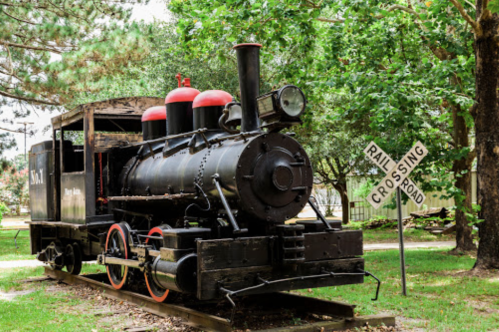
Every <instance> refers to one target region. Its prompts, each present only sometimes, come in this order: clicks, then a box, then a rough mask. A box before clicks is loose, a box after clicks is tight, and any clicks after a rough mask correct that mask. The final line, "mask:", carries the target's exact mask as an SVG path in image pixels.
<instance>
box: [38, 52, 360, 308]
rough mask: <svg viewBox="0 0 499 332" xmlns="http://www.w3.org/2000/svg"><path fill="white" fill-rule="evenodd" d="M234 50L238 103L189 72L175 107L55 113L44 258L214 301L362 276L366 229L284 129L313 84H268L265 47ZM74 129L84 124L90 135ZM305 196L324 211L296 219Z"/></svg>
mask: <svg viewBox="0 0 499 332" xmlns="http://www.w3.org/2000/svg"><path fill="white" fill-rule="evenodd" d="M236 51H237V55H238V70H239V81H240V88H241V103H240V104H239V103H237V102H235V101H234V100H233V98H232V96H230V95H229V94H228V93H226V92H223V91H218V90H213V91H205V92H203V93H200V92H199V91H197V90H195V89H193V88H191V87H190V84H189V81H188V79H185V80H184V87H180V79H179V88H178V89H175V90H173V91H171V92H170V93H169V94H168V95H167V97H166V100H165V104H166V107H165V106H158V105H162V104H163V100H162V99H159V98H150V97H133V98H122V99H115V100H111V101H106V102H97V103H91V104H86V105H82V106H80V107H78V108H77V109H75V110H73V111H71V112H68V113H65V114H62V115H60V116H58V117H56V118H54V119H53V120H52V124H53V140H52V141H51V142H50V141H49V142H42V143H40V144H37V145H35V146H33V147H32V149H31V152H30V164H29V166H30V194H31V204H32V205H31V210H32V221H31V223H30V230H31V246H32V247H31V249H32V253H33V254H38V256H37V257H38V259H40V260H42V261H44V262H47V263H49V264H50V265H51V266H52V267H53V268H55V269H61V268H64V267H66V268H67V269H68V271H69V272H71V273H75V274H78V273H79V272H80V269H81V264H82V261H89V260H95V259H97V261H98V263H99V264H103V265H105V266H106V269H107V273H108V276H109V280H110V282H111V284H112V285H113V287H115V288H116V289H122V288H125V287H126V286H127V285H128V284H129V283H131V282H140V281H137V278H138V277H137V276H138V275H140V278H142V280H145V282H146V285H147V288H148V290H149V292H150V294H151V296H152V297H153V298H154V299H155V300H157V301H159V302H162V301H165V300H167V298H168V297H169V294H170V291H175V292H181V293H191V294H195V295H196V296H197V298H198V299H200V300H206V299H213V298H218V297H222V296H232V295H238V294H245V295H247V294H256V293H265V292H272V291H280V290H291V289H300V288H310V287H323V286H332V285H342V284H354V283H361V282H363V278H364V275H366V272H365V271H364V260H363V258H362V257H361V256H362V254H363V250H362V232H361V231H346V230H342V229H341V224H340V223H339V222H336V223H335V222H330V221H327V220H326V219H324V217H323V216H321V215H320V213H319V211H318V210H317V208H316V207H315V205H314V204H313V202H312V201H311V200H310V194H311V190H312V176H313V171H312V165H311V164H310V160H309V158H308V156H307V154H306V153H305V151H304V149H303V147H302V146H301V145H300V144H299V143H298V142H297V141H296V140H294V139H293V138H292V135H291V134H284V133H281V131H282V130H283V129H285V128H287V127H289V126H291V125H293V124H295V123H297V122H299V115H300V114H301V112H302V111H303V109H304V108H305V99H304V96H303V94H302V93H301V91H300V90H299V89H298V88H296V87H294V86H286V87H284V88H282V89H280V90H278V91H274V92H272V93H269V94H266V95H263V96H259V57H258V52H259V45H257V44H242V45H238V46H236ZM144 111H145V112H144ZM260 121H261V124H260ZM238 126H240V127H239V128H240V129H237V128H238ZM68 131H83V133H84V138H85V141H84V145H83V146H75V145H73V144H72V143H71V142H70V141H67V140H64V137H65V134H64V133H65V132H68ZM57 135H58V136H59V139H58V140H57V139H56V137H57ZM307 203H310V204H311V205H312V206H313V207H314V209H316V210H317V212H318V220H313V221H297V222H295V223H289V222H286V221H287V220H289V219H290V218H293V217H295V216H296V215H297V214H298V213H299V212H300V211H301V210H302V208H303V207H304V206H305V204H307Z"/></svg>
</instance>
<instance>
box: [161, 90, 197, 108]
mask: <svg viewBox="0 0 499 332" xmlns="http://www.w3.org/2000/svg"><path fill="white" fill-rule="evenodd" d="M199 93H200V92H199V90H196V89H193V88H185V87H184V88H177V89H175V90H172V91H170V93H168V94H167V95H166V99H165V104H171V103H185V102H190V101H193V100H194V98H196V96H197V95H198V94H199Z"/></svg>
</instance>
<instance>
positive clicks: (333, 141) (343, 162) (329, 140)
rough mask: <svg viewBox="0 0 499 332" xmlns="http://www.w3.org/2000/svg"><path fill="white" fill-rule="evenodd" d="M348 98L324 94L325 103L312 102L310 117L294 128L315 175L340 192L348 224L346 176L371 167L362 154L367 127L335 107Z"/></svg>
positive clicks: (346, 101) (344, 219) (343, 221)
mask: <svg viewBox="0 0 499 332" xmlns="http://www.w3.org/2000/svg"><path fill="white" fill-rule="evenodd" d="M348 100H349V97H348V96H346V95H331V94H330V95H327V97H326V100H325V101H326V102H325V103H323V104H319V105H314V109H313V111H312V112H313V114H314V116H313V118H312V120H310V121H309V122H308V123H307V124H306V125H305V126H302V127H299V128H296V130H297V134H298V138H299V140H300V142H301V143H302V144H303V145H304V146H305V150H306V151H307V153H308V155H309V156H310V159H311V161H312V164H313V165H314V171H315V173H316V178H317V179H318V180H319V182H320V183H323V184H325V185H326V186H331V187H333V188H334V189H335V190H336V191H337V192H338V193H339V194H340V198H341V207H342V223H343V224H348V222H349V218H350V202H349V198H348V191H347V176H348V175H350V174H365V173H367V171H368V170H369V169H370V168H372V165H371V164H370V163H369V162H368V161H367V160H366V158H365V156H364V154H363V150H364V148H365V147H366V146H367V144H368V141H366V140H365V139H364V135H363V134H364V133H366V132H368V131H369V128H359V126H358V125H352V124H351V123H348V122H347V121H344V120H343V119H341V118H340V117H339V116H338V109H339V108H341V105H342V104H345V103H348Z"/></svg>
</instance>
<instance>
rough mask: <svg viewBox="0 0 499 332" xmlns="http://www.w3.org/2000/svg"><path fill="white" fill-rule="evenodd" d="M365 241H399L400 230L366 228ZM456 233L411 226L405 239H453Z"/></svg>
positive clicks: (425, 240)
mask: <svg viewBox="0 0 499 332" xmlns="http://www.w3.org/2000/svg"><path fill="white" fill-rule="evenodd" d="M363 234H364V243H390V242H398V230H397V229H391V228H385V229H365V230H363ZM455 238H456V235H455V234H447V235H443V234H438V235H436V234H431V233H430V232H428V231H425V230H423V229H415V228H409V229H407V230H405V231H404V241H406V242H432V241H452V240H455Z"/></svg>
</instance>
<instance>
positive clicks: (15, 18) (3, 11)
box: [2, 10, 36, 25]
mask: <svg viewBox="0 0 499 332" xmlns="http://www.w3.org/2000/svg"><path fill="white" fill-rule="evenodd" d="M2 13H4V14H5V15H7V16H8V17H10V18H13V19H14V20H16V21H19V22H24V23H28V24H32V25H36V23H33V22H30V21H25V20H22V19H20V18H17V17H15V16H13V15H10V14H9V13H7V12H6V11H5V10H2Z"/></svg>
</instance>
